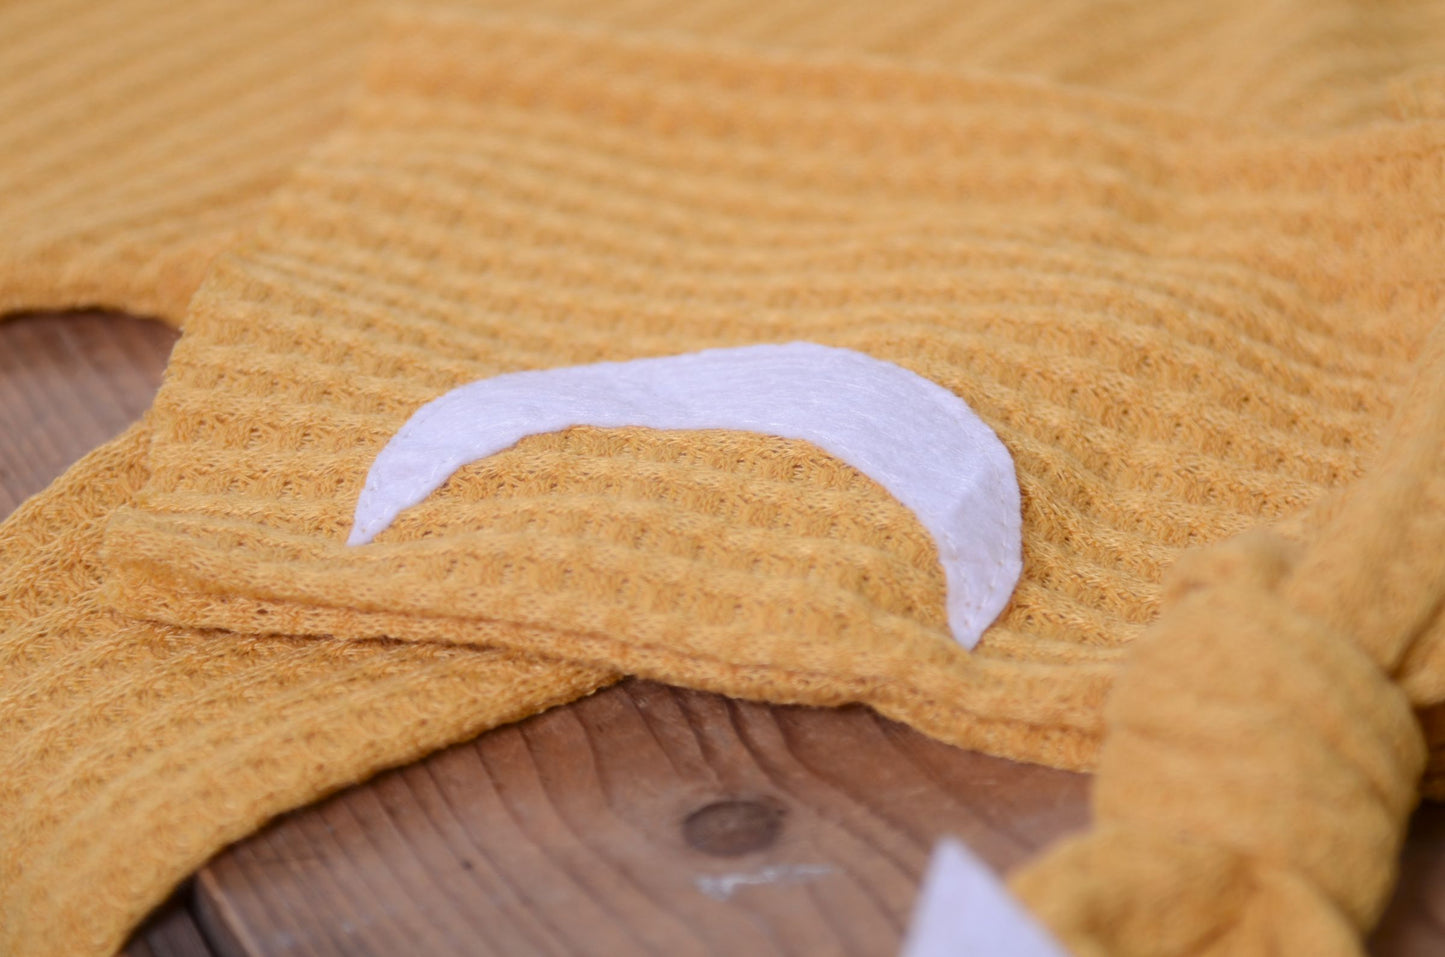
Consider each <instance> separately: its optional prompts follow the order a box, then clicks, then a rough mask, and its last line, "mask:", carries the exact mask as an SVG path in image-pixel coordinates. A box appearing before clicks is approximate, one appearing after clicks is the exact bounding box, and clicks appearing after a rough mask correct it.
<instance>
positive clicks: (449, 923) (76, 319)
mask: <svg viewBox="0 0 1445 957" xmlns="http://www.w3.org/2000/svg"><path fill="white" fill-rule="evenodd" d="M173 341H174V333H172V332H170V331H169V330H167V329H164V328H163V327H160V326H158V325H156V324H154V323H147V322H143V321H140V320H133V319H124V318H111V317H105V316H101V315H96V314H85V315H69V316H66V317H64V318H58V319H57V318H47V317H40V316H35V317H26V318H21V319H14V320H10V321H8V322H5V323H0V515H3V514H6V513H8V512H9V511H10V509H11V508H13V507H14V505H15V504H16V503H18V502H19V501H20V500H21V499H23V498H24V497H25V496H26V495H29V494H31V493H33V492H35V491H38V490H39V489H40V488H41V487H43V485H44V484H45V482H47V481H48V480H49V479H50V478H51V477H53V476H55V475H57V474H59V472H60V471H61V470H63V469H64V467H65V466H66V465H68V464H69V463H70V462H72V461H74V460H75V459H76V458H78V457H79V456H80V455H81V454H83V453H84V452H86V451H87V450H89V449H90V448H91V447H93V446H94V445H96V444H98V443H99V442H101V441H103V440H104V439H106V438H108V437H109V436H111V435H113V434H115V433H116V432H118V431H119V430H120V429H121V428H123V427H124V425H125V424H126V423H127V422H129V421H131V420H132V419H133V418H135V417H136V416H138V415H139V414H140V412H141V411H142V410H143V409H144V407H145V405H146V404H147V402H148V401H149V398H150V396H151V394H152V392H153V390H154V389H155V387H156V385H157V383H158V381H159V376H160V371H161V368H162V366H163V364H164V361H165V357H166V355H167V353H168V351H169V348H170V345H171V343H172V342H173ZM0 677H3V676H0ZM1085 787H1086V782H1085V779H1083V778H1081V777H1079V776H1076V775H1069V774H1063V773H1061V772H1055V771H1048V770H1045V769H1041V768H1033V767H1028V766H1024V765H1016V764H1011V763H1009V762H1006V761H998V760H995V759H991V758H986V757H983V756H981V755H975V754H970V753H968V752H964V751H959V750H956V749H953V748H948V747H946V746H944V745H940V744H937V743H936V742H932V741H929V740H927V739H925V738H923V737H922V736H920V735H917V734H915V733H913V732H912V731H909V730H908V729H906V728H903V727H900V726H898V725H896V724H893V723H891V722H888V721H885V720H883V719H881V718H878V717H877V716H875V715H873V714H872V713H871V712H868V711H866V710H864V709H861V708H850V709H841V710H837V711H820V710H813V709H804V708H785V707H769V706H767V705H760V704H751V703H743V702H735V701H729V700H727V699H724V698H720V697H718V696H715V695H708V694H701V693H697V692H689V691H682V690H677V689H670V688H666V687H663V686H660V685H656V684H650V683H646V682H629V683H626V684H624V685H622V686H620V687H618V688H614V689H611V690H609V691H606V692H603V693H601V694H599V695H596V696H594V697H592V698H589V699H587V700H584V701H581V702H578V703H576V704H573V705H570V706H568V707H565V708H559V709H556V710H554V711H552V712H549V713H548V714H545V715H541V716H539V717H537V718H534V719H532V720H530V721H527V722H523V723H522V724H520V725H516V726H513V727H508V728H502V729H499V730H497V731H495V732H492V733H490V734H487V735H483V736H482V737H481V738H479V739H478V740H477V741H475V742H472V743H470V744H467V745H462V746H459V747H456V748H452V749H449V750H447V751H444V752H442V753H440V754H437V755H434V756H432V757H431V758H429V759H427V760H425V761H422V762H419V763H417V764H416V765H413V766H411V767H408V768H404V769H400V770H398V771H394V772H391V773H389V774H386V775H382V776H380V777H378V778H376V779H375V780H373V781H371V782H369V783H367V784H365V785H362V786H360V787H357V788H353V789H350V790H348V791H346V792H343V793H342V794H340V795H337V796H335V797H333V798H332V799H330V800H328V801H326V802H323V803H321V804H319V805H317V806H315V807H312V808H307V809H304V810H301V811H298V812H296V813H294V814H291V815H287V816H286V817H284V818H282V819H281V820H279V821H277V822H276V823H274V824H273V825H272V826H271V827H269V828H267V829H266V830H265V831H263V832H262V833H261V834H258V835H256V836H254V837H253V838H251V839H249V840H247V841H244V842H242V843H240V844H238V845H236V846H234V847H232V848H230V849H228V850H227V851H226V852H224V853H222V854H221V855H219V856H218V857H217V858H216V859H215V860H214V861H213V862H212V863H211V864H210V865H208V866H207V867H206V868H205V869H204V870H203V871H202V872H201V873H200V874H199V875H198V876H197V879H196V889H195V892H194V898H193V899H191V898H186V897H182V898H180V899H179V900H180V903H175V902H173V903H172V904H170V905H168V907H167V909H164V910H163V911H162V912H161V913H160V914H159V916H158V917H157V918H156V919H155V920H154V921H153V922H152V923H149V924H147V925H146V927H145V928H143V929H142V930H140V931H139V932H138V933H137V935H136V937H135V939H134V940H133V941H132V942H131V944H130V945H129V947H128V948H127V950H126V954H127V955H128V957H143V955H144V957H150V955H156V957H159V955H162V954H174V955H177V957H179V955H189V954H197V955H199V954H203V953H207V952H208V951H207V950H206V949H197V948H198V947H200V948H205V947H206V945H207V944H209V949H210V950H211V951H214V952H215V953H218V954H222V955H258V954H272V953H279V952H285V953H295V954H335V953H346V954H365V953H427V952H430V953H437V954H454V953H466V954H474V953H562V952H578V953H636V952H651V951H659V950H668V951H676V952H679V953H694V952H697V953H704V952H717V953H767V952H770V951H771V952H785V953H786V952H791V953H805V952H806V953H829V952H833V953H859V954H872V953H888V952H890V951H891V950H892V949H893V947H894V946H895V944H896V941H897V939H898V937H899V935H900V934H901V933H902V929H903V926H904V922H905V921H906V918H907V915H908V913H909V910H910V908H911V906H912V901H913V895H914V891H915V885H916V882H917V879H918V875H919V873H920V870H921V868H922V866H923V863H924V860H925V857H926V853H927V849H928V847H929V845H930V844H931V842H932V841H933V839H934V838H935V837H936V836H937V835H939V834H942V833H955V834H957V835H958V836H960V837H962V838H963V839H964V840H966V841H968V842H969V843H970V844H971V845H972V846H973V847H974V848H975V849H976V850H977V851H978V852H979V853H980V854H981V855H982V856H984V857H985V858H986V859H987V860H989V861H990V862H991V863H993V864H994V865H995V866H998V867H1001V868H1004V867H1009V866H1012V865H1013V864H1014V863H1016V862H1018V861H1020V860H1023V859H1024V858H1026V857H1028V856H1029V855H1030V854H1031V853H1033V851H1034V849H1036V848H1038V847H1040V846H1042V845H1043V844H1045V843H1047V842H1048V841H1050V840H1051V839H1053V838H1054V837H1055V836H1057V835H1059V834H1062V833H1065V832H1067V831H1069V830H1072V829H1074V828H1077V827H1080V826H1082V824H1083V822H1084V820H1085V816H1086V811H1085V796H1084V793H1085ZM1404 861H1405V863H1404V878H1403V880H1402V882H1401V887H1400V891H1399V893H1398V894H1397V895H1396V897H1395V900H1394V902H1393V903H1392V905H1391V909H1390V911H1389V913H1388V914H1387V915H1386V918H1385V920H1384V922H1383V923H1382V926H1381V929H1380V931H1379V933H1378V934H1377V935H1376V937H1375V938H1374V940H1373V943H1372V953H1375V954H1379V955H1394V957H1400V955H1415V954H1427V953H1429V954H1434V953H1441V952H1445V808H1442V807H1439V806H1433V807H1427V808H1424V809H1422V810H1421V812H1420V813H1419V814H1417V816H1416V819H1415V822H1414V828H1413V829H1412V832H1411V835H1410V838H1409V842H1408V844H1407V848H1406V853H1405V858H1404ZM188 901H190V902H191V907H192V910H193V911H194V913H195V915H196V916H197V923H196V924H193V923H191V918H190V915H189V914H188V912H187V910H186V909H185V906H184V905H186V904H187V902H188ZM197 929H199V931H200V932H201V933H200V934H197V933H195V931H196V930H197ZM201 935H204V937H205V940H204V941H202V942H201V943H200V944H199V945H198V944H197V937H198V936H201ZM163 946H172V947H173V949H172V950H169V951H167V950H164V949H162V947H163ZM174 948H190V949H174Z"/></svg>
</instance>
